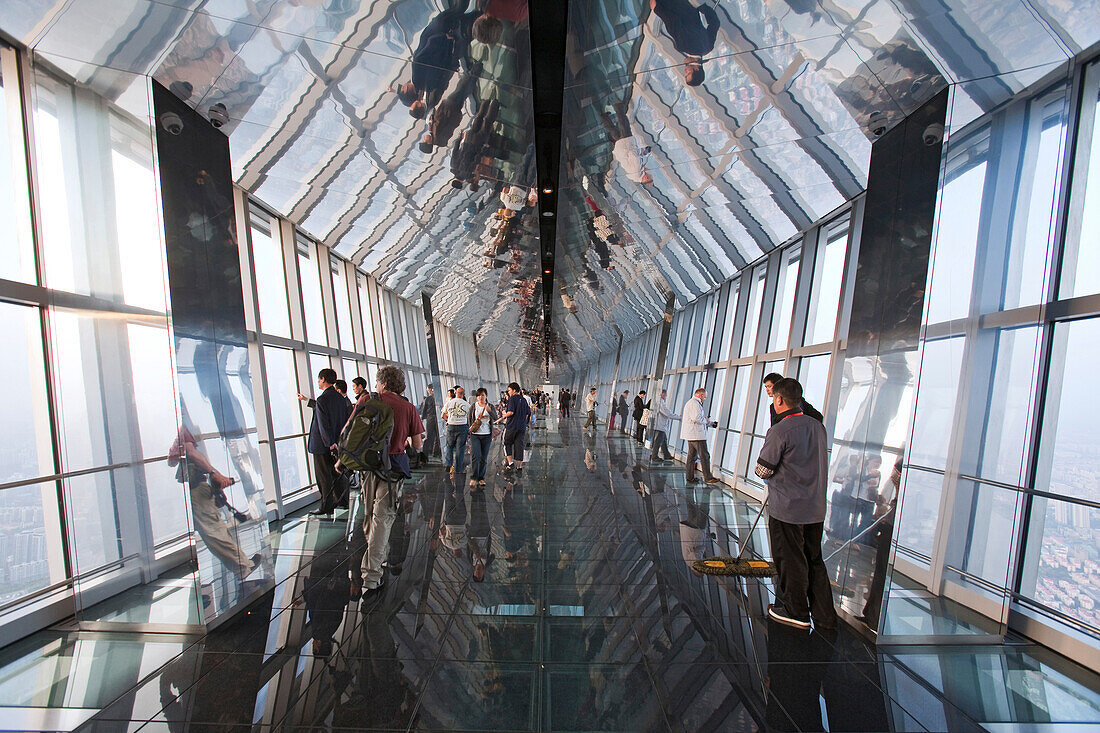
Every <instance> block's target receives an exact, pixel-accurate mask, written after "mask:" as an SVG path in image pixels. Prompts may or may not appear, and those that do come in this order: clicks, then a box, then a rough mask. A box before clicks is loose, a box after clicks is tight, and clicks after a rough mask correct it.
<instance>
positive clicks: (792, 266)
mask: <svg viewBox="0 0 1100 733" xmlns="http://www.w3.org/2000/svg"><path fill="white" fill-rule="evenodd" d="M779 256H780V262H779V282H778V283H777V284H776V290H775V306H774V308H773V309H772V327H771V333H770V334H769V336H768V351H778V350H779V349H785V348H787V341H788V340H789V339H790V335H791V317H792V315H793V313H794V294H795V290H796V289H797V286H798V265H799V263H800V262H801V261H802V247H801V245H799V246H794V247H788V248H787V249H785V250H783V252H781V253H780V255H779Z"/></svg>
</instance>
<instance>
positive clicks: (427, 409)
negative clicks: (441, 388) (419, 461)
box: [420, 384, 440, 460]
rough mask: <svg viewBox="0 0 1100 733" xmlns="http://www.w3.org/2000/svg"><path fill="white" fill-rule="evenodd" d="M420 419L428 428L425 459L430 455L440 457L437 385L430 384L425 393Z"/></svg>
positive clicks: (424, 452)
mask: <svg viewBox="0 0 1100 733" xmlns="http://www.w3.org/2000/svg"><path fill="white" fill-rule="evenodd" d="M420 419H421V420H422V421H423V422H424V427H425V428H426V429H427V431H428V434H427V436H426V437H425V438H424V450H423V451H422V455H423V457H424V460H427V459H428V457H429V456H430V457H432V458H438V457H439V455H440V450H439V423H438V421H437V420H436V409H435V387H433V386H432V385H430V384H429V385H428V394H426V395H424V401H423V402H421V403H420Z"/></svg>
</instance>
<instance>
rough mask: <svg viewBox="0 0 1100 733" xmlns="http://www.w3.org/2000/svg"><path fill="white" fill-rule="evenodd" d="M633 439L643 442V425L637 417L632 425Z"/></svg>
mask: <svg viewBox="0 0 1100 733" xmlns="http://www.w3.org/2000/svg"><path fill="white" fill-rule="evenodd" d="M634 440H636V441H638V442H639V443H644V442H645V425H642V423H641V419H638V420H637V423H636V424H635V426H634Z"/></svg>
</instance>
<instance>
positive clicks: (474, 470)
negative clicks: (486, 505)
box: [470, 387, 496, 491]
mask: <svg viewBox="0 0 1100 733" xmlns="http://www.w3.org/2000/svg"><path fill="white" fill-rule="evenodd" d="M476 394H477V399H476V400H474V404H473V405H472V406H471V407H470V472H471V473H470V486H477V487H481V486H484V485H485V470H486V469H487V468H488V466H489V446H490V445H491V444H492V442H493V421H494V420H496V410H494V409H493V406H492V405H490V404H489V393H488V392H487V391H486V390H485V388H484V387H479V388H478V390H477V392H476ZM471 491H474V489H471Z"/></svg>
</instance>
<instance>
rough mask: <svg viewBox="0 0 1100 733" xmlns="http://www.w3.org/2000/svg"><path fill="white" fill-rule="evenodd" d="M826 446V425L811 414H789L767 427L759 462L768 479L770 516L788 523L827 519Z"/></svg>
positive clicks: (827, 473) (759, 471)
mask: <svg viewBox="0 0 1100 733" xmlns="http://www.w3.org/2000/svg"><path fill="white" fill-rule="evenodd" d="M826 447H827V446H826V437H825V426H824V425H822V424H821V423H820V422H818V421H817V420H815V419H813V418H812V417H810V416H809V415H800V414H790V415H788V416H787V417H783V418H782V419H781V420H780V421H779V422H778V423H776V424H775V425H773V426H772V427H771V428H770V429H769V430H768V434H767V435H766V436H765V437H764V447H763V448H761V449H760V457H759V458H758V459H757V460H756V463H757V475H761V476H764V477H765V478H766V479H767V481H768V496H769V499H768V513H769V515H770V516H772V517H775V518H776V519H778V520H779V521H781V522H787V523H788V524H814V523H816V522H824V521H825V493H826V488H827V486H828V476H829V468H828V456H827V453H826ZM761 469H763V470H761ZM768 471H773V472H774V473H773V474H772V475H770V476H767V475H766V474H767V473H768Z"/></svg>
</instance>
